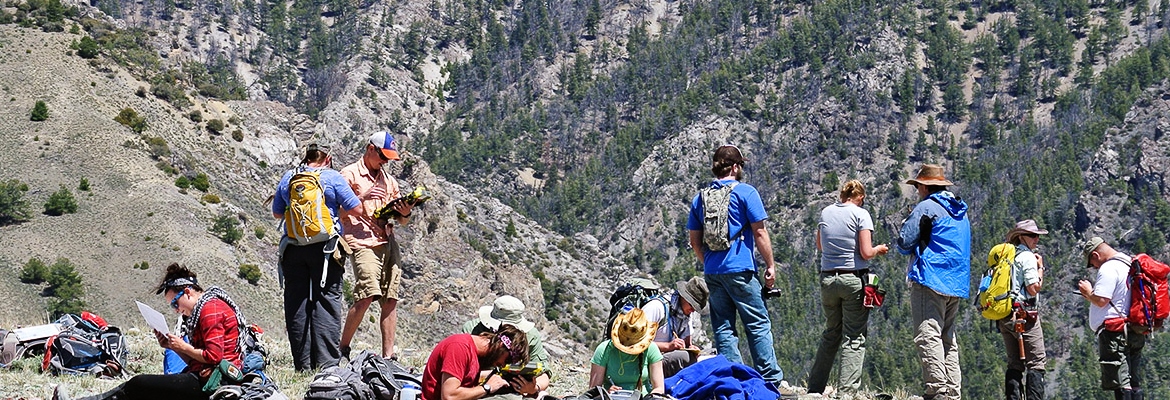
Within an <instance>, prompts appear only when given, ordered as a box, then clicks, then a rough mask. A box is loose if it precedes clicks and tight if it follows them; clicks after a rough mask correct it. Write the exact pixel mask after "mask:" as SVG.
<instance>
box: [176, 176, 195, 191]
mask: <svg viewBox="0 0 1170 400" xmlns="http://www.w3.org/2000/svg"><path fill="white" fill-rule="evenodd" d="M175 186H178V187H179V189H184V190H186V189H188V188H190V187H191V180H190V179H187V177H186V176H182V175H180V176H179V177H178V178H175Z"/></svg>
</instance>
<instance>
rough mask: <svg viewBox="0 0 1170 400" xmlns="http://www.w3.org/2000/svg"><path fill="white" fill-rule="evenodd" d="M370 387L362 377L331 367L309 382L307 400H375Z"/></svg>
mask: <svg viewBox="0 0 1170 400" xmlns="http://www.w3.org/2000/svg"><path fill="white" fill-rule="evenodd" d="M375 399H376V397H374V391H373V390H371V389H370V385H367V384H366V383H365V382H362V376H361V375H360V374H358V373H357V372H354V371H353V370H351V369H349V368H345V367H338V366H334V367H329V368H325V369H323V370H321V372H318V373H317V375H316V376H314V377H313V381H312V382H309V390H308V391H307V392H306V393H305V400H375Z"/></svg>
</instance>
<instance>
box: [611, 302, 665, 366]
mask: <svg viewBox="0 0 1170 400" xmlns="http://www.w3.org/2000/svg"><path fill="white" fill-rule="evenodd" d="M656 332H658V323H657V322H650V321H647V320H646V314H645V313H643V312H642V309H641V308H635V309H633V310H630V312H627V313H625V314H622V315H619V316H618V317H617V320H615V321H614V322H613V330H612V331H610V333H609V338H610V339H612V342H613V347H616V348H617V349H618V351H621V352H622V353H626V354H629V355H634V356H636V355H638V354H642V352H644V351H646V348H647V347H650V344H651V343H653V342H654V334H655V333H656Z"/></svg>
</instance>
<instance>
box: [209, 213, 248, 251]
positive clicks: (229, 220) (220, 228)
mask: <svg viewBox="0 0 1170 400" xmlns="http://www.w3.org/2000/svg"><path fill="white" fill-rule="evenodd" d="M208 230H209V231H210V232H211V233H212V234H215V236H216V237H218V238H219V240H222V241H223V242H224V243H227V244H235V243H236V242H238V241H240V239H243V238H244V230H243V229H240V220H239V219H237V218H236V217H235V216H233V215H229V214H220V215H219V216H216V217H215V220H214V221H212V224H211V228H210V229H208Z"/></svg>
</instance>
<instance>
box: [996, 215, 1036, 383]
mask: <svg viewBox="0 0 1170 400" xmlns="http://www.w3.org/2000/svg"><path fill="white" fill-rule="evenodd" d="M1046 234H1048V231H1047V230H1044V229H1040V227H1039V226H1038V225H1036V221H1033V220H1030V219H1026V220H1023V221H1020V222H1017V223H1016V227H1015V228H1012V230H1011V231H1008V234H1007V242H1008V243H1010V244H1014V245H1016V258H1015V260H1014V261H1013V262H1012V275H1011V276H1012V279H1011V291H1010V292H1009V293H1011V296H1012V300H1013V302H1014V303H1018V304H1019V307H1018V308H1017V307H1016V306H1015V304H1013V309H1012V311H1013V312H1012V314H1010V315H1008V316H1007V317H1006V318H1004V319H1001V320H999V323H998V324H996V325H997V326H998V327H999V333H1000V334H1002V335H1003V344H1004V348H1005V349H1007V360H1008V366H1007V369H1006V370H1005V371H1004V378H1003V382H1004V383H1003V391H1004V398H1005V399H1007V400H1019V399H1021V398H1026V399H1028V400H1039V399H1043V398H1044V371H1045V367H1044V362H1045V358H1044V331H1043V330H1042V329H1040V314H1039V313H1037V312H1036V309H1037V308H1036V307H1037V306H1038V305H1039V304H1037V302H1038V300H1039V293H1040V287H1041V285H1042V284H1043V283H1044V258H1043V257H1041V256H1040V254H1039V253H1036V246H1037V245H1038V244H1039V243H1040V235H1046ZM1021 309H1022V311H1021ZM1020 317H1023V319H1024V323H1023V325H1022V330H1023V332H1018V331H1017V329H1016V323H1017V322H1016V321H1015V320H1017V319H1020ZM1021 338H1022V339H1023V340H1022V341H1021ZM1021 342H1022V343H1023V345H1024V348H1023V350H1021V349H1020V343H1021ZM1021 354H1022V355H1023V358H1022V359H1021V357H1020V356H1021ZM1025 375H1026V376H1027V381H1026V384H1025V381H1024V377H1025Z"/></svg>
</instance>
